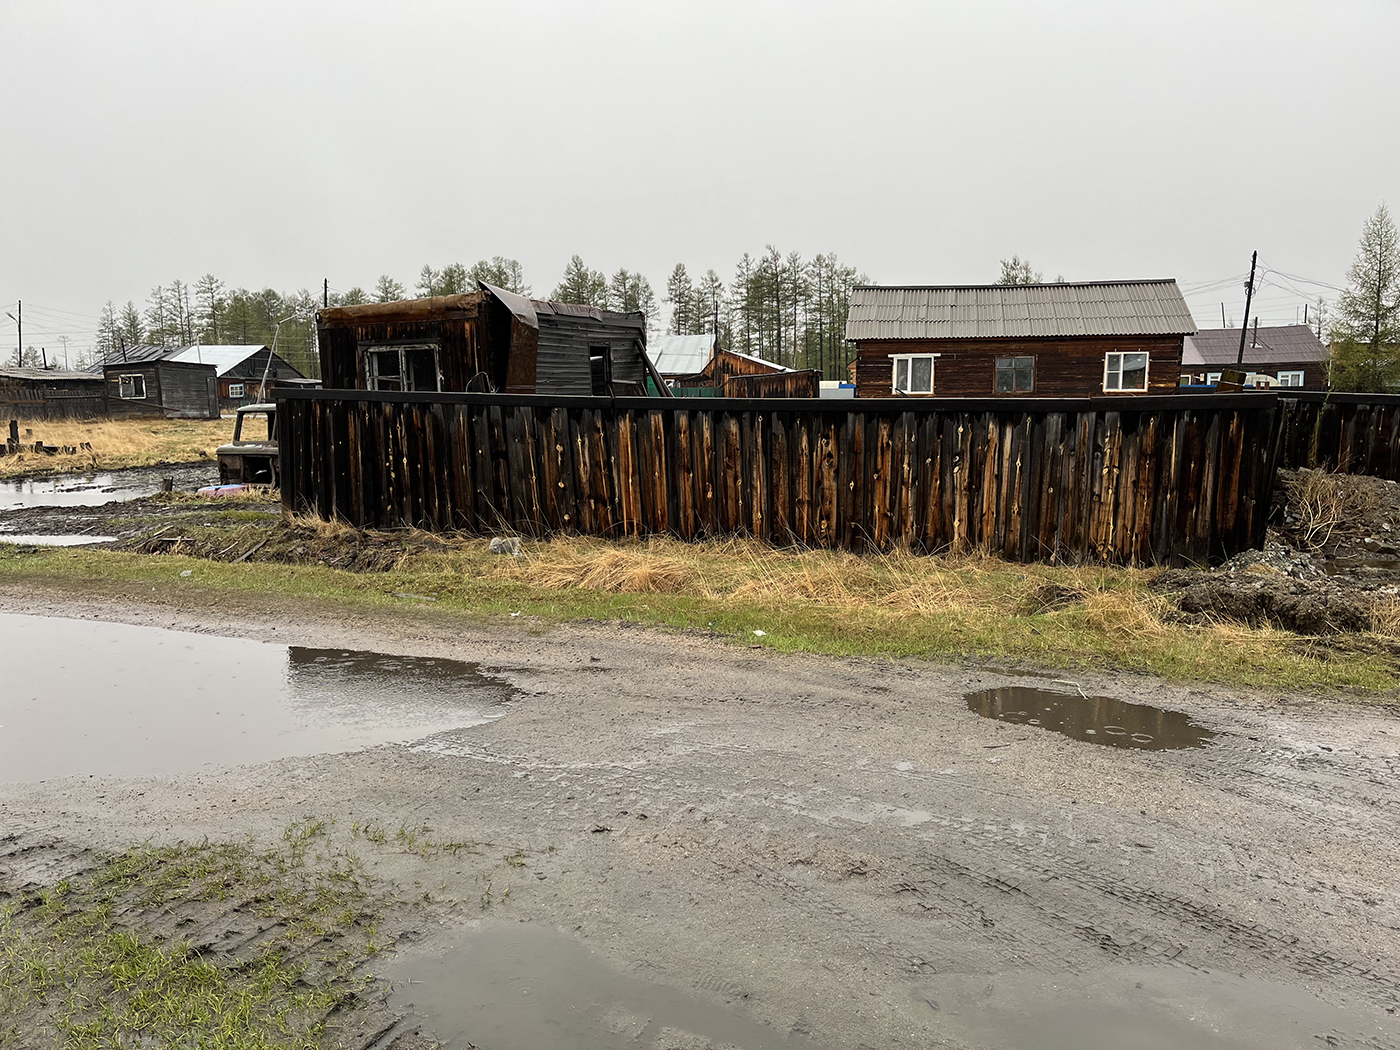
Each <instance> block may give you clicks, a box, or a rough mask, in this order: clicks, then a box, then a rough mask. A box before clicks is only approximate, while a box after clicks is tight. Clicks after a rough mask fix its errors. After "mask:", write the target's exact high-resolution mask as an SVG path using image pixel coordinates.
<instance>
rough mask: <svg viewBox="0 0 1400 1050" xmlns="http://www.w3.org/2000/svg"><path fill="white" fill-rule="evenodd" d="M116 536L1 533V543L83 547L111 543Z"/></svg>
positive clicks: (30, 545)
mask: <svg viewBox="0 0 1400 1050" xmlns="http://www.w3.org/2000/svg"><path fill="white" fill-rule="evenodd" d="M115 539H116V537H115V536H89V535H87V534H86V533H77V534H74V535H69V536H42V535H39V534H37V533H36V534H32V535H31V534H29V533H23V532H0V543H14V544H20V545H24V546H29V547H83V546H86V545H87V544H89V543H111V542H112V541H113V540H115Z"/></svg>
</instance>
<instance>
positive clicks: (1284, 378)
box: [1278, 372, 1303, 386]
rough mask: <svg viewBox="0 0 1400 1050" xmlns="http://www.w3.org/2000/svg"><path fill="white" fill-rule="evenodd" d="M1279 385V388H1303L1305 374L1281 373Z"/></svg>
mask: <svg viewBox="0 0 1400 1050" xmlns="http://www.w3.org/2000/svg"><path fill="white" fill-rule="evenodd" d="M1278 385H1279V386H1302V385H1303V373H1302V372H1280V373H1279V374H1278Z"/></svg>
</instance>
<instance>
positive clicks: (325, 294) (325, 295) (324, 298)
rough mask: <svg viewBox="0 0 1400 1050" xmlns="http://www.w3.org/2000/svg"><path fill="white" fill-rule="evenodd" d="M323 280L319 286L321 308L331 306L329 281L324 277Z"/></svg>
mask: <svg viewBox="0 0 1400 1050" xmlns="http://www.w3.org/2000/svg"><path fill="white" fill-rule="evenodd" d="M323 280H324V283H323V284H322V285H321V306H322V307H323V308H324V307H327V306H330V305H331V279H330V278H329V277H326V278H323Z"/></svg>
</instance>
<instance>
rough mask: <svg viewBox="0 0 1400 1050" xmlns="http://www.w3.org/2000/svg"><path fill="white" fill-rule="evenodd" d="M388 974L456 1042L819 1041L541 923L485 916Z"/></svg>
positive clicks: (536, 1045)
mask: <svg viewBox="0 0 1400 1050" xmlns="http://www.w3.org/2000/svg"><path fill="white" fill-rule="evenodd" d="M382 976H384V977H387V978H389V979H390V980H391V981H392V982H394V983H395V985H396V986H397V987H396V989H395V992H394V995H393V999H392V1000H391V1003H390V1005H391V1006H392V1007H394V1008H396V1009H397V1010H400V1011H408V1010H411V1011H412V1015H413V1021H414V1022H415V1023H418V1024H421V1025H422V1026H423V1028H424V1029H426V1030H428V1031H431V1032H432V1033H433V1035H435V1036H436V1037H437V1038H438V1039H440V1040H441V1041H442V1043H443V1045H444V1046H445V1047H447V1048H448V1050H465V1048H466V1047H469V1046H479V1047H482V1048H486V1050H614V1048H618V1047H637V1048H647V1050H651V1048H653V1047H660V1046H665V1047H673V1046H674V1047H685V1048H694V1050H718V1048H720V1047H725V1048H728V1047H742V1048H743V1050H770V1048H773V1050H777V1048H783V1050H793V1048H802V1050H817V1048H818V1046H819V1044H817V1043H815V1042H813V1041H812V1039H811V1038H810V1037H809V1036H807V1035H805V1034H803V1033H799V1032H781V1031H779V1030H778V1029H776V1028H772V1027H770V1026H769V1025H765V1024H762V1023H760V1022H758V1021H755V1020H753V1019H752V1018H749V1017H745V1016H744V1015H743V1014H740V1013H736V1012H734V1011H732V1010H729V1009H726V1008H725V1007H723V1006H719V1005H716V1004H713V1003H709V1002H706V1001H704V1000H702V999H700V998H698V997H695V996H691V995H688V994H686V993H685V992H682V991H679V990H678V989H675V988H670V987H667V986H665V985H659V984H653V983H651V982H649V981H645V980H642V979H640V978H637V977H633V976H630V975H629V974H626V973H624V972H623V971H622V970H620V969H618V968H616V967H615V966H613V964H612V963H610V962H609V961H608V960H606V959H604V958H603V957H602V956H600V955H598V954H596V953H595V952H593V951H591V950H590V949H589V948H587V947H586V946H585V945H583V944H580V943H579V942H578V941H576V940H574V939H573V938H572V937H569V936H567V935H566V934H563V933H559V932H558V931H556V930H552V929H549V928H547V927H542V926H538V925H535V924H534V923H508V922H482V923H480V924H477V925H475V926H473V927H470V928H465V929H461V930H459V931H457V934H456V935H455V937H453V939H452V940H451V941H450V942H444V943H439V944H437V945H436V946H434V947H427V946H424V947H421V948H418V949H411V950H409V951H408V952H406V953H404V954H402V955H400V956H399V957H397V958H395V959H394V960H392V962H391V965H390V967H389V968H388V969H386V971H385V972H384V973H383V974H382Z"/></svg>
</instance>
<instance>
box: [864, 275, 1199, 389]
mask: <svg viewBox="0 0 1400 1050" xmlns="http://www.w3.org/2000/svg"><path fill="white" fill-rule="evenodd" d="M1195 331H1196V325H1195V322H1194V321H1193V320H1192V318H1191V311H1190V310H1189V309H1187V307H1186V301H1185V299H1183V298H1182V296H1181V291H1180V290H1179V289H1178V288H1177V286H1176V282H1175V281H1173V280H1159V281H1098V282H1091V283H1077V284H1070V283H1061V282H1057V283H1055V284H1021V285H958V286H936V287H930V286H900V287H890V286H882V287H873V286H867V287H860V288H856V289H854V290H853V291H852V293H851V306H850V313H849V315H848V319H847V321H846V339H847V341H848V342H851V343H854V344H855V346H856V361H855V365H856V368H855V384H856V396H857V397H1090V396H1095V395H1103V394H1112V395H1119V394H1126V395H1131V394H1164V393H1171V392H1172V391H1173V390H1175V389H1176V386H1177V383H1178V381H1179V377H1180V374H1181V368H1180V365H1181V353H1182V341H1183V339H1184V338H1185V337H1186V336H1188V335H1191V334H1192V333H1194V332H1195Z"/></svg>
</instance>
